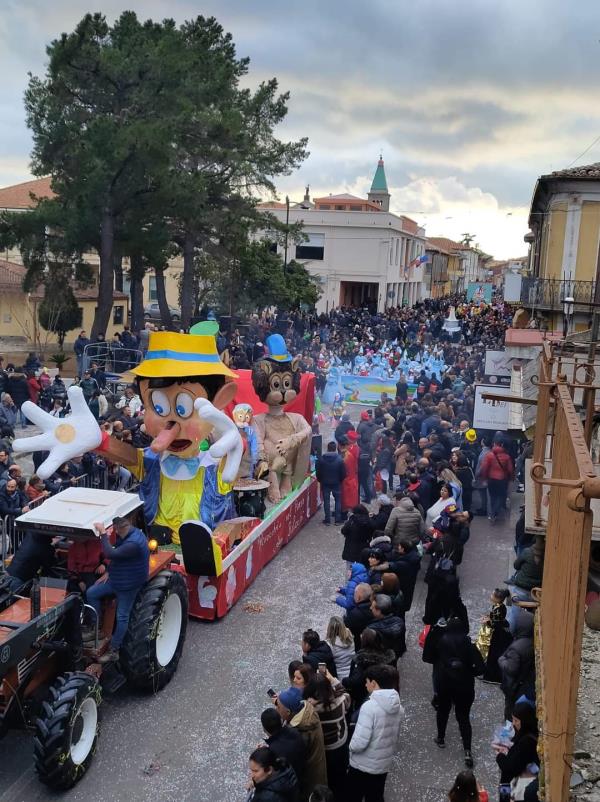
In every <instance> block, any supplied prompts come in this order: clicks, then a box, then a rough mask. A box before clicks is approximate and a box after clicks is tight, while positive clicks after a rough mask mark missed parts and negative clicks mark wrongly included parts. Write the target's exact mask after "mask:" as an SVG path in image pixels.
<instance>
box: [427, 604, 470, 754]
mask: <svg viewBox="0 0 600 802" xmlns="http://www.w3.org/2000/svg"><path fill="white" fill-rule="evenodd" d="M423 661H424V662H425V663H431V664H433V675H434V687H435V689H436V696H437V708H436V719H437V737H436V738H435V739H434V740H435V743H436V744H437V745H438V746H439V747H440V748H443V747H444V746H445V745H446V742H445V738H446V727H447V725H448V718H449V716H450V711H451V710H452V707H453V706H454V715H455V716H456V721H457V723H458V727H459V730H460V736H461V739H462V742H463V748H464V750H465V764H466V766H468V767H469V768H471V767H472V766H473V757H472V755H471V740H472V735H473V732H472V728H471V721H470V712H471V707H472V705H473V701H474V699H475V677H476V676H478V675H479V674H482V673H483V671H484V664H483V659H482V657H481V655H480V653H479V650H478V649H477V648H476V647H475V646H474V645H473V644H472V643H471V639H470V638H469V636H468V635H467V634H466V632H465V628H464V624H463V622H462V621H460V619H458V618H451V619H450V620H449V621H448V624H447V626H446V630H445V632H443V634H442V635H441V637H438V638H435V639H434V638H431V639H430V638H429V637H427V639H426V640H425V645H424V648H423Z"/></svg>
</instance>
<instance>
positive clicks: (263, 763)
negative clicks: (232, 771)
mask: <svg viewBox="0 0 600 802" xmlns="http://www.w3.org/2000/svg"><path fill="white" fill-rule="evenodd" d="M249 765H250V787H251V789H253V793H252V794H251V796H249V797H248V800H252V802H296V800H297V799H298V780H297V778H296V774H295V772H294V769H293V768H292V767H291V766H288V765H287V764H286V763H285V761H283V760H281V759H280V758H278V757H276V756H275V753H274V752H273V751H272V750H271V749H269V747H268V746H259V747H258V749H255V750H254V752H252V754H251V755H250V760H249Z"/></svg>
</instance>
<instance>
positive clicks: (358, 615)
mask: <svg viewBox="0 0 600 802" xmlns="http://www.w3.org/2000/svg"><path fill="white" fill-rule="evenodd" d="M372 597H373V590H372V589H371V586H370V585H368V584H367V583H366V582H360V583H359V584H358V585H357V586H356V587H355V588H354V607H353V608H352V609H351V610H348V612H347V613H346V615H345V616H344V624H345V625H346V626H347V627H348V629H349V630H350V632H351V633H352V634H353V635H354V648H355V650H356V651H358V650H359V649H360V636H361V635H362V633H363V630H364V629H365V628H366V627H368V626H369V624H370V623H371V622H372V621H373V620H374V619H373V613H372V612H371V599H372Z"/></svg>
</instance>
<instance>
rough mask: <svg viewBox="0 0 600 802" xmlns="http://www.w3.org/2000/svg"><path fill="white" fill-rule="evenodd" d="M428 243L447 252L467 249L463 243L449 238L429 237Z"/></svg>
mask: <svg viewBox="0 0 600 802" xmlns="http://www.w3.org/2000/svg"><path fill="white" fill-rule="evenodd" d="M427 242H432V243H433V244H434V245H437V246H438V247H439V248H443V249H444V250H445V251H462V250H463V249H464V247H465V246H464V245H462V243H460V242H455V241H454V240H453V239H448V237H427Z"/></svg>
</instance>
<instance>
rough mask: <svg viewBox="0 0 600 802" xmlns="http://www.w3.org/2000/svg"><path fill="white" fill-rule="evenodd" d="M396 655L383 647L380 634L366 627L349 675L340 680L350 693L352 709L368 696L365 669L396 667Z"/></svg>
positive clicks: (356, 707)
mask: <svg viewBox="0 0 600 802" xmlns="http://www.w3.org/2000/svg"><path fill="white" fill-rule="evenodd" d="M396 659H397V658H396V654H395V652H394V650H393V649H388V648H386V647H385V646H384V645H383V638H382V637H381V633H379V632H376V631H375V630H373V629H371V628H370V627H367V628H366V629H365V630H364V631H363V633H362V635H361V637H360V648H359V649H357V650H356V655H355V657H354V660H353V661H352V663H351V665H350V674H349V675H348V676H347V677H346V678H344V679H343V680H342V685H343V686H344V688H346V690H347V691H348V692H349V693H350V696H351V697H352V701H353V702H354V708H355V709H358V708H359V707H360V706H361V704H362V703H363V702H364V701H365V699H366V698H367V696H368V695H369V693H368V691H367V689H366V686H365V673H366V671H367V669H369V668H371V667H372V666H376V665H389V666H393V667H394V668H395V667H396Z"/></svg>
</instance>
